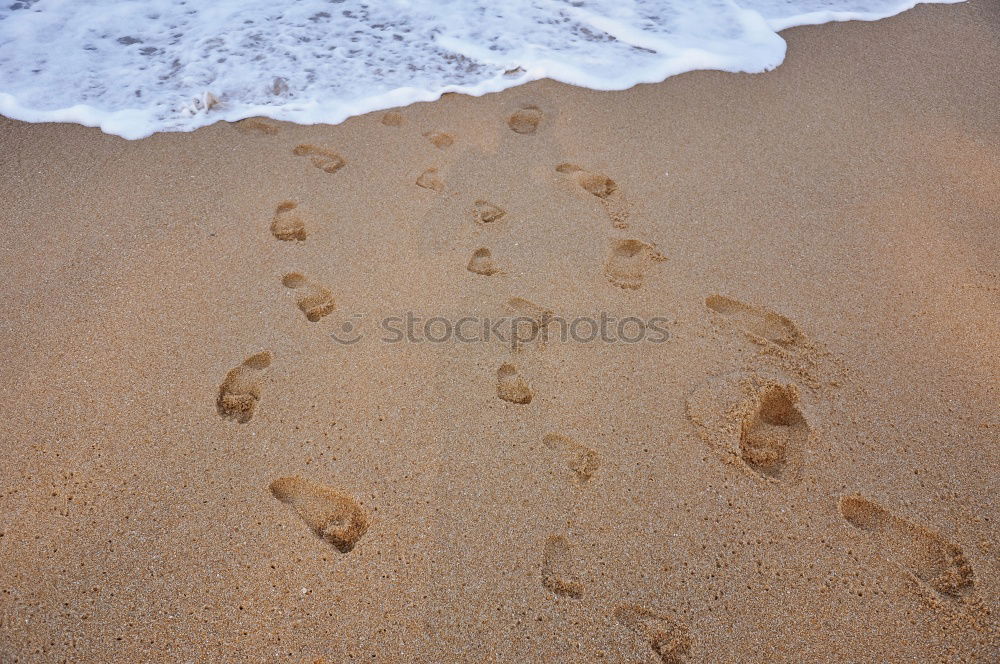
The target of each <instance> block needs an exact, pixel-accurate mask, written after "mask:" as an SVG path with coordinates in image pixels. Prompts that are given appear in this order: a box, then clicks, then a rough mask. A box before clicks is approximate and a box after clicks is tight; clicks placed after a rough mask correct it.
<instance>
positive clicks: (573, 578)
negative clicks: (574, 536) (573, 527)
mask: <svg viewBox="0 0 1000 664" xmlns="http://www.w3.org/2000/svg"><path fill="white" fill-rule="evenodd" d="M542 586H544V587H545V588H546V589H547V590H550V591H552V592H553V593H555V594H556V595H559V596H560V597H569V598H571V599H580V598H581V597H583V583H582V582H581V581H580V579H579V577H578V576H577V575H576V572H575V571H574V563H573V551H572V548H571V546H570V543H569V540H567V539H566V538H565V537H563V536H561V535H552V536H551V537H549V538H548V539H546V540H545V547H544V548H543V550H542Z"/></svg>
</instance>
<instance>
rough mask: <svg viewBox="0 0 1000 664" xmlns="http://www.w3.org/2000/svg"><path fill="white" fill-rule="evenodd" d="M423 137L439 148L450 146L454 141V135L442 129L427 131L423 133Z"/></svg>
mask: <svg viewBox="0 0 1000 664" xmlns="http://www.w3.org/2000/svg"><path fill="white" fill-rule="evenodd" d="M424 138H426V139H427V140H429V141H430V142H431V143H432V144H433V145H434V147H436V148H438V149H441V150H443V149H444V148H450V147H451V146H452V145H454V143H455V137H454V136H452V135H451V134H446V133H444V132H443V131H429V132H427V133H426V134H424Z"/></svg>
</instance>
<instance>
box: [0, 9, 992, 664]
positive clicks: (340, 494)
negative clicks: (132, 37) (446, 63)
mask: <svg viewBox="0 0 1000 664" xmlns="http://www.w3.org/2000/svg"><path fill="white" fill-rule="evenodd" d="M998 25H1000V8H998V6H997V4H996V3H990V2H985V1H983V0H970V2H968V3H963V4H957V5H934V6H925V5H921V6H919V7H917V8H916V9H914V10H913V11H911V12H907V13H905V14H902V15H900V16H897V17H894V18H892V19H888V20H885V21H881V22H876V23H859V22H849V23H836V24H828V25H823V26H816V27H803V28H798V29H794V30H790V31H786V32H785V33H784V36H785V37H786V38H787V40H788V42H789V51H788V58H787V60H786V62H785V63H784V64H783V65H782V66H781V67H779V68H778V69H776V70H775V71H773V72H769V73H766V74H761V75H753V76H750V75H733V74H725V73H719V72H695V73H690V74H685V75H682V76H679V77H675V78H672V79H669V80H667V81H666V82H664V83H661V84H657V85H643V86H638V87H636V88H633V89H631V90H626V91H621V92H596V91H590V90H584V89H578V88H571V87H569V86H565V85H561V84H557V83H553V82H551V81H541V82H536V83H532V84H529V85H526V86H523V87H520V88H517V89H514V90H510V91H507V92H504V93H500V94H495V95H486V96H483V97H477V98H471V97H464V96H461V95H445V96H444V97H442V98H441V99H440V100H439V101H437V102H434V103H429V104H416V105H413V106H410V107H407V108H405V109H399V110H395V111H389V112H384V113H374V114H371V115H369V116H364V117H358V118H352V119H349V120H347V121H346V122H344V123H343V124H342V125H339V126H333V127H329V126H293V125H289V124H286V123H283V122H277V121H273V120H265V119H253V120H246V121H242V122H240V123H237V124H235V125H230V124H227V123H219V124H217V125H214V126H211V127H206V128H203V129H201V130H199V131H197V132H194V133H190V134H162V135H156V136H153V137H151V138H149V139H145V140H142V141H138V142H127V141H123V140H121V139H119V138H116V137H112V136H107V135H103V134H101V133H100V132H99V131H98V130H97V129H88V128H83V127H79V126H70V125H64V124H36V125H28V124H23V123H19V122H13V121H9V120H0V143H2V150H0V197H2V199H3V201H4V205H3V206H2V208H0V227H2V230H3V233H2V235H0V238H2V239H0V264H2V265H3V268H4V269H3V275H4V278H3V283H2V284H0V292H2V293H3V304H4V319H3V324H2V325H0V342H2V344H3V348H4V359H3V363H2V369H0V376H2V380H0V422H2V423H3V425H2V432H0V457H2V459H3V463H2V464H0V662H4V663H6V662H14V661H18V662H59V661H73V662H107V663H118V662H122V663H124V662H137V661H144V662H159V661H164V662H167V661H169V662H174V661H176V662H186V661H205V662H209V661H234V662H235V661H239V662H268V663H273V662H291V663H295V664H299V663H301V662H313V661H317V660H322V661H328V662H341V661H386V662H498V663H499V662H519V663H520V662H599V661H604V662H633V661H653V662H655V661H663V662H681V661H685V662H720V663H726V662H744V663H745V662H805V661H809V662H870V661H890V662H914V661H919V662H938V661H942V662H977V663H985V662H995V661H996V654H997V652H1000V641H998V637H997V633H998V632H997V616H998V615H1000V602H998V597H1000V581H998V579H1000V562H998V561H1000V557H998V548H997V544H996V543H997V542H1000V530H998V524H1000V515H998V514H997V508H996V490H997V480H996V478H997V477H998V475H1000V445H998V444H997V443H998V434H997V432H998V431H1000V415H998V411H997V408H996V405H997V403H1000V393H998V384H997V376H998V375H1000V348H998V340H1000V323H998V320H997V317H996V315H995V312H996V311H1000V264H998V256H1000V244H998V243H1000V233H997V224H998V216H997V210H1000V120H998V116H997V113H996V109H997V108H1000V89H998V87H997V86H996V85H995V83H996V81H997V80H1000V70H998V65H997V58H996V53H997V48H998V45H1000V42H998V37H997V26H998ZM404 116H405V117H404ZM444 129H446V130H447V137H444V135H443V134H442V131H443V130H444ZM425 133H429V135H428V136H425V135H424V134H425ZM435 145H438V147H435ZM67 155H72V158H67ZM418 185H419V186H418ZM283 201H284V203H283ZM406 312H414V314H415V315H417V316H419V317H420V318H421V319H422V320H427V319H430V318H433V317H435V316H440V317H444V318H446V319H449V320H452V321H454V320H457V319H458V318H460V317H462V316H480V317H485V316H491V317H495V316H501V315H505V316H513V315H517V316H521V317H522V320H523V325H524V330H525V332H526V333H531V334H534V335H540V334H541V332H543V331H544V332H545V333H546V335H545V336H546V339H545V341H544V343H540V342H538V341H536V340H532V341H531V342H518V343H516V344H513V347H512V344H511V343H510V341H509V340H508V341H500V340H497V339H493V338H491V339H490V340H489V341H488V342H483V343H471V342H470V343H463V342H456V341H446V342H437V343H435V342H431V341H427V340H426V339H425V340H423V341H419V342H418V341H414V342H406V341H400V342H399V343H386V342H383V341H382V340H381V339H382V338H383V337H385V336H392V335H391V334H390V333H388V332H387V331H386V330H384V329H383V328H382V326H381V321H382V320H383V319H384V318H386V317H388V316H402V317H403V319H405V313H406ZM601 313H604V314H606V315H607V316H608V317H610V318H613V319H614V321H613V322H609V323H608V324H607V325H606V333H607V334H608V335H611V336H614V335H617V325H618V321H621V320H623V319H626V318H628V317H636V318H639V319H642V320H649V319H651V318H653V317H661V318H662V320H663V321H664V322H663V327H664V329H665V330H667V331H668V332H669V339H668V340H667V341H665V342H663V343H648V342H640V343H628V342H624V341H621V340H618V341H614V340H613V339H612V340H609V341H605V342H598V341H592V342H588V343H584V342H574V341H571V342H567V343H563V342H562V340H561V339H560V329H561V325H562V323H561V321H562V320H572V319H573V318H574V317H579V316H591V317H595V318H599V317H600V314H601ZM630 325H632V327H629V328H627V329H628V330H634V329H635V327H634V325H633V324H630ZM437 329H439V328H434V329H431V332H432V333H433V332H434V331H435V330H437ZM471 330H472V328H471V327H469V328H465V331H466V332H469V333H471ZM577 332H578V333H579V334H578V335H577V336H578V337H581V336H586V334H585V332H586V330H585V329H584V328H582V327H579V328H578V329H577ZM598 332H599V331H598ZM414 333H415V334H416V333H419V335H420V336H421V337H423V336H425V335H424V328H423V327H422V324H417V325H416V326H415V330H414ZM334 335H336V337H337V338H336V339H335V338H334ZM400 336H401V337H404V338H405V330H404V333H403V334H402V335H400ZM431 336H433V334H432V335H431ZM337 339H340V341H338V340H337ZM265 352H266V357H267V358H268V360H269V361H268V362H265V361H264V359H263V358H264V357H265V355H264V353H265ZM254 358H256V359H254ZM342 551H346V552H342Z"/></svg>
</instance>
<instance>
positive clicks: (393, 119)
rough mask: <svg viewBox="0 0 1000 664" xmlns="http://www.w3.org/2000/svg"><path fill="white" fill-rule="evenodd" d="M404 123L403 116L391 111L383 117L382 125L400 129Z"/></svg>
mask: <svg viewBox="0 0 1000 664" xmlns="http://www.w3.org/2000/svg"><path fill="white" fill-rule="evenodd" d="M404 121H405V120H404V118H403V114H402V113H399V112H397V111H389V112H388V113H386V114H385V115H383V116H382V124H384V125H385V126H386V127H400V126H402V124H403V122H404Z"/></svg>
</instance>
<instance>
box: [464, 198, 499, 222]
mask: <svg viewBox="0 0 1000 664" xmlns="http://www.w3.org/2000/svg"><path fill="white" fill-rule="evenodd" d="M505 214H507V211H506V210H504V209H503V208H502V207H500V206H499V205H494V204H493V203H490V202H489V201H484V200H482V199H480V200H478V201H476V202H475V203H473V204H472V218H473V219H475V220H476V222H477V223H480V224H492V223H493V222H495V221H500V220H501V219H502V218H503V216H504V215H505Z"/></svg>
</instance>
